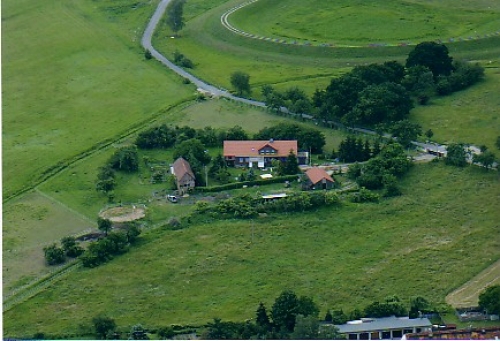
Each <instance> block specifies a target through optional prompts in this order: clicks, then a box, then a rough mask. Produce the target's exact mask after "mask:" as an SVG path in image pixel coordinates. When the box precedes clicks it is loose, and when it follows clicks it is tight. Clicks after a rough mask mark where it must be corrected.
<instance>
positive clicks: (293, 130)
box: [253, 122, 325, 154]
mask: <svg viewBox="0 0 500 341" xmlns="http://www.w3.org/2000/svg"><path fill="white" fill-rule="evenodd" d="M253 138H254V140H269V139H274V140H297V142H298V144H299V145H298V147H299V149H300V150H306V151H309V150H311V152H312V153H315V154H318V153H321V152H322V150H323V146H324V145H325V135H324V134H323V133H322V132H321V131H319V130H318V129H314V128H309V127H304V126H301V125H299V124H296V123H286V122H283V123H278V124H276V125H274V126H271V127H266V128H263V129H261V130H259V132H258V133H256V134H255V135H254V137H253Z"/></svg>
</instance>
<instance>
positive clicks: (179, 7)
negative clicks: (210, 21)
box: [167, 0, 186, 33]
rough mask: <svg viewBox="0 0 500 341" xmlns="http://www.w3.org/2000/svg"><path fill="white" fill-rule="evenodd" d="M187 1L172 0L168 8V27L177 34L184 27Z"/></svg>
mask: <svg viewBox="0 0 500 341" xmlns="http://www.w3.org/2000/svg"><path fill="white" fill-rule="evenodd" d="M185 3H186V0H172V1H171V2H170V4H169V6H168V8H167V25H168V26H169V27H170V29H171V30H172V31H173V32H174V33H177V32H179V31H180V30H181V29H182V28H183V27H184V17H183V13H184V4H185Z"/></svg>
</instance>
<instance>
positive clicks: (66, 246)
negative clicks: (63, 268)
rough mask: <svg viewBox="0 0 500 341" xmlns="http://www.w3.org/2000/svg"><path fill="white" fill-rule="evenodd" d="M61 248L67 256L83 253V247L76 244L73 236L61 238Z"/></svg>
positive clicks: (73, 256) (72, 256) (76, 255)
mask: <svg viewBox="0 0 500 341" xmlns="http://www.w3.org/2000/svg"><path fill="white" fill-rule="evenodd" d="M61 245H62V249H63V250H64V253H65V254H66V256H67V257H70V258H75V257H78V256H80V255H81V254H82V253H83V251H84V250H83V248H82V247H81V246H80V245H78V244H77V242H76V239H75V237H64V238H63V239H61Z"/></svg>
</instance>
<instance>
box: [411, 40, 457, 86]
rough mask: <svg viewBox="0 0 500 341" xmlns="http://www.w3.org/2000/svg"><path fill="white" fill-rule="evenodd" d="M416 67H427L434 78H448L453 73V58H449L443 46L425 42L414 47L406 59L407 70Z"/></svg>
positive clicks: (446, 49)
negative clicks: (442, 76) (440, 76)
mask: <svg viewBox="0 0 500 341" xmlns="http://www.w3.org/2000/svg"><path fill="white" fill-rule="evenodd" d="M416 65H422V66H426V67H428V68H429V69H430V70H431V71H432V74H433V75H434V78H437V76H439V75H445V76H448V75H449V74H450V73H451V71H453V58H452V57H450V56H449V54H448V48H447V47H446V46H445V45H443V44H438V43H436V42H433V41H427V42H422V43H420V44H418V45H417V46H415V48H414V49H413V50H412V51H411V52H410V53H409V55H408V58H407V59H406V67H407V68H410V67H412V66H416Z"/></svg>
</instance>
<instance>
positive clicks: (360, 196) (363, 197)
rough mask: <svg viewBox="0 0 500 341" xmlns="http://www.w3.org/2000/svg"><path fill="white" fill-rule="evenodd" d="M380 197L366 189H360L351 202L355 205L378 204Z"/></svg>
mask: <svg viewBox="0 0 500 341" xmlns="http://www.w3.org/2000/svg"><path fill="white" fill-rule="evenodd" d="M379 199H380V196H379V195H378V194H377V193H374V192H372V191H370V190H368V189H366V188H361V189H360V190H359V192H358V193H355V194H354V195H353V196H352V198H351V200H352V202H356V203H363V202H378V201H379Z"/></svg>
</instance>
